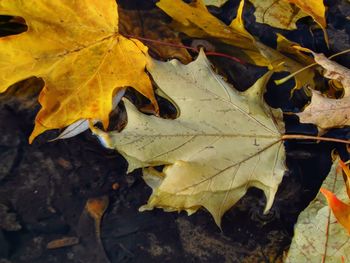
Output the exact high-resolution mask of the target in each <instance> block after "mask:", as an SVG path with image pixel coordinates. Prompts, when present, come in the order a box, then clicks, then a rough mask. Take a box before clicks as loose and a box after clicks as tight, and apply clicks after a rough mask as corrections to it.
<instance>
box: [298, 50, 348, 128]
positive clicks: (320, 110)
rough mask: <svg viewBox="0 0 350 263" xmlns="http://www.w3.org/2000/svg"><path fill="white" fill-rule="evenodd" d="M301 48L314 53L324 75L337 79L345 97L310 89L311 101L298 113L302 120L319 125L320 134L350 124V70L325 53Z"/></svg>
mask: <svg viewBox="0 0 350 263" xmlns="http://www.w3.org/2000/svg"><path fill="white" fill-rule="evenodd" d="M299 49H301V50H303V51H306V52H310V53H312V54H313V56H314V58H315V62H316V63H318V64H319V65H320V66H321V67H322V68H323V69H324V74H323V75H324V77H326V78H330V79H332V80H334V81H337V82H338V83H340V84H341V85H342V87H343V89H344V97H343V98H341V99H332V98H328V97H325V96H323V95H322V94H320V93H319V92H318V91H315V90H312V89H310V90H311V93H312V97H311V102H310V103H309V105H307V106H306V108H305V109H304V110H303V111H302V112H300V113H297V115H298V116H299V119H300V122H303V123H313V124H315V125H317V127H318V129H319V133H320V134H322V133H324V132H325V131H326V130H327V129H330V128H335V127H343V126H344V125H350V108H349V105H350V70H349V69H348V68H346V67H344V66H342V65H340V64H338V63H336V62H335V61H332V60H330V59H329V58H327V57H325V56H324V55H323V54H317V53H314V52H312V51H311V50H309V49H306V48H299Z"/></svg>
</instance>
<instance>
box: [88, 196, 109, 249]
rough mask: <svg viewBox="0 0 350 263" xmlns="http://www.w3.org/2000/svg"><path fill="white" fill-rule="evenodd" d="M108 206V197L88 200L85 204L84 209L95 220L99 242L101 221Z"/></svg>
mask: <svg viewBox="0 0 350 263" xmlns="http://www.w3.org/2000/svg"><path fill="white" fill-rule="evenodd" d="M108 205H109V198H108V196H106V195H104V196H102V197H96V198H90V199H88V200H87V202H86V206H85V209H86V211H87V212H88V214H89V215H90V216H91V217H92V218H93V219H94V220H95V230H96V236H97V238H98V240H99V242H101V221H102V217H103V215H104V213H105V212H106V210H107V208H108Z"/></svg>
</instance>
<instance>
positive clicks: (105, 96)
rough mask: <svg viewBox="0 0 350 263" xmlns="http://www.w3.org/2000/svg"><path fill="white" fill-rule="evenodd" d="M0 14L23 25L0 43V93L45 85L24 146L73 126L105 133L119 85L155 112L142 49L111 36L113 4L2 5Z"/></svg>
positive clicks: (42, 0)
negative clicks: (19, 85) (37, 80)
mask: <svg viewBox="0 0 350 263" xmlns="http://www.w3.org/2000/svg"><path fill="white" fill-rule="evenodd" d="M0 15H12V16H19V17H22V18H24V19H25V21H26V23H27V25H28V30H27V31H26V32H24V33H22V34H19V35H13V36H7V37H3V38H0V50H1V52H0V71H1V76H0V92H4V91H6V89H7V88H8V87H9V86H10V85H12V84H13V83H16V82H18V81H20V80H23V79H26V78H28V77H31V76H36V77H41V78H43V80H44V81H45V87H44V88H43V90H42V92H41V93H40V96H39V102H40V104H41V105H42V109H41V110H40V112H39V113H38V115H37V117H36V120H35V128H34V131H33V132H32V134H31V136H30V142H31V141H33V139H34V138H35V137H36V136H38V135H39V134H41V133H42V132H44V131H46V130H49V129H56V128H63V127H65V126H67V125H69V124H71V123H73V122H75V121H77V120H79V119H97V120H100V121H102V123H103V125H104V127H106V126H108V115H109V112H110V110H111V108H112V96H113V94H114V93H116V92H117V91H118V90H119V89H121V88H122V87H125V86H131V87H133V88H135V89H136V90H138V91H139V92H141V93H142V94H143V95H145V96H146V97H147V98H149V99H150V101H151V102H152V103H153V104H154V105H155V107H156V108H157V103H156V101H155V98H154V94H153V90H152V85H151V82H150V79H149V77H148V76H147V74H146V73H145V65H146V57H145V53H146V52H147V48H146V47H145V46H144V45H143V44H142V43H141V42H139V41H137V40H135V39H127V38H125V37H123V36H121V35H119V34H118V12H117V4H116V3H115V1H113V0H104V1H94V0H85V1H70V0H61V1H49V0H26V1H21V0H2V1H0Z"/></svg>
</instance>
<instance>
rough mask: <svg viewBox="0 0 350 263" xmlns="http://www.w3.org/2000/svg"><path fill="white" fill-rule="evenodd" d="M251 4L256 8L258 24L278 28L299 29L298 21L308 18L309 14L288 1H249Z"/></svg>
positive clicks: (255, 13)
mask: <svg viewBox="0 0 350 263" xmlns="http://www.w3.org/2000/svg"><path fill="white" fill-rule="evenodd" d="M249 2H251V3H252V4H253V5H254V7H255V12H254V15H255V18H256V22H258V23H263V24H267V25H270V26H272V27H276V28H281V29H287V30H293V29H297V26H296V24H295V23H296V21H298V20H299V19H300V18H302V17H305V16H308V14H306V13H305V12H303V11H302V10H300V9H299V8H298V7H296V6H295V5H291V4H290V3H289V1H286V0H277V1H276V0H265V1H260V0H249Z"/></svg>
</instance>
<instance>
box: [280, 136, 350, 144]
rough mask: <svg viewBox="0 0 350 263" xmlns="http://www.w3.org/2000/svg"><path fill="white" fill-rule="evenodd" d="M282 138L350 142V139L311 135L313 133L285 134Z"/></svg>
mask: <svg viewBox="0 0 350 263" xmlns="http://www.w3.org/2000/svg"><path fill="white" fill-rule="evenodd" d="M282 140H318V141H325V142H339V143H345V144H350V140H342V139H336V138H328V137H320V136H311V135H301V134H284V135H282Z"/></svg>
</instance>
